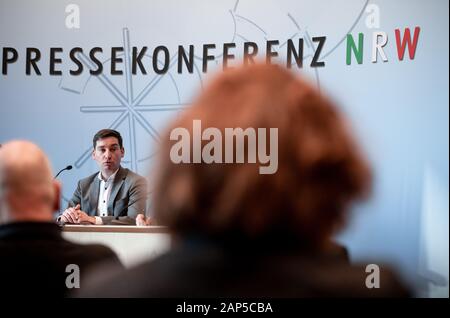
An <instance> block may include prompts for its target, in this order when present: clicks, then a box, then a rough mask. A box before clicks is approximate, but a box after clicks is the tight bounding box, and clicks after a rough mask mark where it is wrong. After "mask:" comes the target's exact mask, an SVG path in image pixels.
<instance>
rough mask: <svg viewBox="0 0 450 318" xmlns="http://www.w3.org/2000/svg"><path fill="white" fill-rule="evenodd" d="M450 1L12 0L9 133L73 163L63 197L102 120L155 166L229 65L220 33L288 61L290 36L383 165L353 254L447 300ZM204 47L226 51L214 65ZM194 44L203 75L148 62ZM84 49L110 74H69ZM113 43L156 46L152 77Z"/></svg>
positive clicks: (358, 215)
mask: <svg viewBox="0 0 450 318" xmlns="http://www.w3.org/2000/svg"><path fill="white" fill-rule="evenodd" d="M70 3H74V4H77V5H78V7H79V9H80V28H79V29H76V28H72V29H71V28H67V26H66V21H65V20H66V18H67V16H68V13H66V12H65V8H66V6H67V5H68V4H70ZM371 5H376V6H377V7H376V8H378V9H379V27H378V28H377V27H375V28H370V26H371V23H372V22H373V20H371V18H373V14H374V13H373V12H374V11H373V10H374V9H373V6H371ZM367 6H369V7H367ZM448 6H449V3H448V1H445V0H431V1H423V0H373V1H367V0H341V1H329V0H328V1H326V0H316V1H311V0H308V1H299V0H295V1H294V0H277V1H275V0H267V1H256V0H241V1H238V0H223V1H206V0H204V1H200V0H195V1H194V0H189V1H181V0H180V1H175V0H161V1H160V0H154V1H118V0H108V1H107V0H103V1H87V0H74V1H70V2H69V1H50V0H45V1H44V0H41V1H24V0H14V1H13V0H2V2H1V3H0V46H1V47H2V48H3V47H13V48H15V49H17V51H18V52H19V59H18V61H17V62H16V63H14V64H11V65H9V66H8V75H0V96H1V97H0V98H1V99H0V101H1V102H0V143H3V142H5V141H7V140H10V139H17V138H25V139H30V140H32V141H35V142H36V143H38V144H39V145H40V146H41V147H42V148H43V149H44V150H45V151H46V152H47V153H48V154H49V156H50V159H51V161H52V163H53V167H54V169H55V171H56V170H58V169H60V168H62V167H64V166H65V165H67V164H72V165H74V170H72V171H70V172H66V173H65V174H63V175H61V177H60V179H61V181H62V183H63V186H64V192H63V194H64V198H65V199H64V200H66V199H67V198H69V197H70V196H71V194H72V192H73V190H74V187H75V185H76V181H77V180H78V179H79V178H80V177H83V176H86V175H88V174H91V173H93V172H94V171H96V165H95V163H94V162H93V161H92V160H91V158H90V149H91V139H92V136H93V134H94V133H95V132H96V131H97V130H99V129H100V128H104V127H114V128H116V129H118V130H119V131H121V133H122V134H123V136H124V141H125V148H126V155H125V166H127V167H129V168H132V169H133V170H135V171H137V172H139V173H141V174H143V175H147V174H148V173H149V167H150V165H151V163H152V158H153V157H152V156H153V155H154V149H155V147H154V142H155V141H157V139H158V135H159V134H160V133H161V131H162V129H163V128H164V126H165V124H166V123H167V121H168V120H169V119H170V118H173V117H174V116H176V114H177V111H179V110H180V109H182V108H183V107H187V106H188V104H189V103H190V101H191V99H192V97H193V96H194V95H195V94H196V93H197V92H198V91H199V90H201V89H202V85H203V84H204V83H205V81H207V79H208V76H210V74H212V73H213V72H214V70H215V69H219V68H220V66H221V50H220V47H221V45H222V44H223V43H226V42H234V43H236V44H237V48H236V49H235V50H234V51H233V52H232V53H234V54H235V55H236V57H237V60H239V59H240V57H242V44H243V42H244V41H253V42H256V43H258V44H259V45H260V51H261V55H260V56H264V55H263V54H264V52H265V48H264V47H265V41H266V40H279V41H280V45H279V46H278V47H277V50H278V51H279V52H280V57H279V59H278V61H279V62H280V63H284V62H285V60H286V58H285V55H286V53H285V52H286V41H287V40H288V39H293V40H294V42H297V40H298V38H299V37H302V38H304V39H305V61H304V68H303V69H302V70H299V72H301V73H305V74H306V75H307V76H308V77H309V78H310V79H311V81H313V82H314V83H315V85H318V86H320V89H321V90H323V91H324V92H326V93H327V94H329V95H331V96H332V97H333V98H335V99H336V100H337V101H338V102H339V104H340V105H341V106H342V108H343V110H344V111H345V112H346V113H347V114H348V116H349V118H350V121H351V124H352V125H353V128H354V130H355V131H356V132H357V133H358V134H359V137H360V141H361V143H362V145H363V146H364V150H365V152H366V153H367V155H368V157H369V158H370V160H371V162H372V164H373V167H374V170H375V187H374V193H373V196H372V198H371V199H370V200H369V201H368V202H367V203H365V204H363V205H361V206H358V207H355V209H354V211H353V212H352V217H351V219H350V220H349V224H348V228H347V229H346V231H345V232H343V233H341V234H340V235H339V236H338V239H339V240H340V241H342V242H344V243H345V244H346V245H347V246H348V247H349V249H350V252H351V255H352V259H353V260H354V261H358V260H363V259H375V260H380V259H381V260H384V261H387V262H390V263H392V264H394V265H395V266H397V268H398V269H399V270H400V271H401V273H402V274H403V275H404V276H405V277H406V278H407V279H408V281H409V282H410V283H412V284H415V285H416V287H417V288H418V290H420V292H421V295H431V296H438V295H440V296H447V297H448V272H449V267H448V250H449V249H448V242H449V239H448V232H449V220H448V213H449V212H448V176H449V170H448V167H449V157H448V154H449V152H448V145H449V143H448V135H449V122H448V118H449V114H448V107H449V91H448V85H449V83H448V82H449V73H448V72H449V71H448V67H449V65H448V64H449V41H448V38H449V13H448V12H449V8H448ZM366 8H368V10H367V11H369V12H366ZM371 21H372V22H371ZM416 26H419V27H420V28H421V31H420V35H419V40H418V44H417V48H416V54H415V58H414V59H413V60H411V59H410V58H409V56H408V53H407V52H406V53H405V58H404V60H403V61H399V59H398V57H397V46H396V41H395V33H394V30H395V29H396V28H399V29H400V30H401V31H402V34H403V32H404V29H405V28H407V27H408V28H410V29H411V32H412V33H413V32H414V28H415V27H416ZM376 31H384V32H386V33H387V35H388V43H387V44H386V46H385V52H386V55H387V57H388V61H387V62H382V61H381V58H380V56H378V62H377V63H371V61H370V59H371V54H372V53H371V51H372V34H373V32H376ZM359 32H361V33H363V34H364V38H365V41H364V53H363V58H364V60H363V63H362V64H360V65H359V64H357V62H356V60H355V58H354V57H353V60H352V64H351V65H346V41H345V36H346V34H347V33H352V34H353V35H354V38H355V40H356V39H357V37H358V36H357V34H358V33H359ZM314 36H326V37H327V40H326V44H325V47H324V49H323V51H322V54H321V60H323V61H325V63H326V65H325V67H322V68H311V67H309V64H310V62H311V54H312V53H313V49H312V46H311V41H310V39H311V38H312V37H314ZM206 43H214V44H216V45H217V47H218V49H216V50H212V52H213V53H214V52H215V54H216V55H217V58H216V60H215V61H213V62H210V63H209V66H210V71H208V73H207V74H204V73H202V72H201V66H202V64H201V55H202V52H201V49H202V45H203V44H206ZM189 44H193V45H194V46H195V50H196V52H195V55H196V56H197V58H196V67H195V70H194V73H193V74H188V73H187V72H183V74H178V73H177V71H176V64H173V66H171V68H170V69H169V72H168V73H167V74H165V75H164V76H158V75H155V73H154V72H153V71H152V70H151V67H150V65H151V54H152V51H153V48H155V47H156V46H158V45H165V46H167V47H168V48H169V50H170V51H171V54H172V55H171V57H175V53H176V52H177V51H176V49H177V46H178V45H185V46H187V45H189ZM76 46H80V47H82V48H84V49H85V50H89V49H90V48H92V47H95V46H100V47H103V48H104V49H105V52H104V54H103V55H99V57H100V59H101V60H102V62H104V64H105V67H106V69H105V74H104V75H105V76H102V77H92V76H90V75H89V73H88V72H87V71H85V72H83V74H82V75H80V76H77V77H74V76H69V75H68V74H67V70H68V69H69V68H74V65H73V64H72V63H71V62H70V60H69V58H68V51H69V50H70V49H71V48H73V47H76ZM112 46H125V47H127V46H131V47H132V46H137V47H139V48H140V47H142V46H148V47H149V51H148V52H147V56H146V57H145V58H144V64H145V65H146V68H147V70H148V74H147V75H142V74H140V75H133V76H128V74H127V73H126V72H125V73H126V74H125V75H123V76H111V75H110V74H109V67H108V63H109V59H110V52H109V49H110V48H111V47H112ZM26 47H37V48H39V49H40V50H41V52H42V58H41V61H39V63H38V64H39V65H40V66H41V71H42V75H41V76H37V75H34V74H33V75H30V76H27V75H25V48H26ZM50 47H62V48H63V49H64V53H63V54H60V55H61V57H62V59H63V62H62V64H61V65H60V68H61V69H62V70H63V72H64V75H62V76H50V75H49V72H48V65H49V48H50ZM0 54H2V53H1V52H0ZM120 68H121V69H124V65H123V64H122V65H121V66H120ZM24 155H26V154H24ZM150 179H151V176H150ZM63 204H65V202H64V203H63ZM430 281H433V282H434V284H430V283H429V282H430ZM420 282H422V283H424V285H420V284H419V283H420Z"/></svg>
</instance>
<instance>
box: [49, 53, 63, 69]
mask: <svg viewBox="0 0 450 318" xmlns="http://www.w3.org/2000/svg"><path fill="white" fill-rule="evenodd" d="M62 51H63V49H62V47H51V48H50V75H62V72H61V71H58V70H55V64H56V63H61V59H57V58H56V56H55V55H56V53H57V52H62Z"/></svg>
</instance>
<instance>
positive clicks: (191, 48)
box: [178, 45, 194, 74]
mask: <svg viewBox="0 0 450 318" xmlns="http://www.w3.org/2000/svg"><path fill="white" fill-rule="evenodd" d="M182 60H183V61H184V62H185V63H186V67H187V69H188V72H189V73H190V74H192V73H193V72H194V46H193V45H189V59H188V57H187V56H186V52H185V51H184V47H182V46H181V45H179V46H178V74H181V73H182V71H183V64H182Z"/></svg>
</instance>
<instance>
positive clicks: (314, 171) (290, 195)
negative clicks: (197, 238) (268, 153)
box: [154, 65, 371, 245]
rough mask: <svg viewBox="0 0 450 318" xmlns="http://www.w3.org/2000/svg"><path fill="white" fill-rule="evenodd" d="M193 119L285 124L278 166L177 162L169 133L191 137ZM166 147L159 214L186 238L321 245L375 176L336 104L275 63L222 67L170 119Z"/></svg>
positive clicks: (231, 124)
mask: <svg viewBox="0 0 450 318" xmlns="http://www.w3.org/2000/svg"><path fill="white" fill-rule="evenodd" d="M194 120H200V121H201V125H202V127H203V129H205V128H207V127H215V128H218V129H219V130H221V131H222V132H223V131H224V130H225V128H237V127H240V128H242V129H246V128H249V127H250V128H254V129H255V130H258V128H266V131H267V132H269V129H270V128H278V169H277V171H276V172H275V173H274V174H260V170H259V167H260V164H259V163H256V164H255V163H248V162H247V163H211V164H207V163H204V162H202V163H192V161H191V163H179V164H177V163H173V162H172V161H171V160H170V156H169V154H170V150H171V147H172V146H173V145H174V144H175V143H176V141H174V140H170V138H169V136H170V131H172V129H175V128H177V127H183V128H185V129H187V130H188V131H189V132H190V136H191V137H192V135H193V128H192V126H193V121H194ZM268 139H269V138H268V136H267V138H266V140H267V141H266V142H267V143H268ZM191 143H192V139H191ZM201 143H202V145H205V144H207V143H208V140H206V141H205V140H203V141H202V142H201ZM222 146H223V144H222ZM191 149H192V147H191ZM161 150H162V151H161V154H160V155H161V156H160V158H159V160H160V162H159V165H158V167H157V178H156V180H155V192H154V195H155V197H154V203H155V205H154V208H155V215H156V218H157V220H158V221H159V222H160V223H161V224H164V225H168V226H169V227H170V228H171V229H172V230H173V231H174V232H175V233H177V234H178V235H180V236H182V237H183V236H189V235H201V236H205V237H210V238H214V239H224V240H226V239H227V238H232V237H234V236H235V237H239V238H244V239H248V240H251V241H257V240H259V239H266V238H269V237H271V235H277V237H278V238H283V237H286V238H296V239H298V240H299V241H301V242H303V243H305V244H311V245H315V244H317V243H320V242H322V241H323V240H325V239H328V238H329V236H330V235H331V234H332V232H333V230H334V229H335V228H336V226H337V225H339V224H340V223H341V221H342V220H343V219H344V217H345V214H346V212H347V211H348V208H349V204H350V203H352V202H353V201H355V200H356V199H359V198H362V197H363V196H364V195H365V194H367V193H368V190H369V188H370V183H371V176H370V169H369V167H368V165H367V163H366V161H365V159H364V158H363V157H362V155H361V154H360V152H359V149H358V147H357V145H356V143H355V141H354V139H353V137H352V135H351V134H350V132H349V127H348V126H347V122H346V121H345V119H344V118H343V117H342V115H341V113H340V112H339V111H338V109H337V108H336V107H335V105H334V104H333V103H332V102H331V101H330V100H328V99H327V98H325V97H324V96H322V95H321V93H320V92H319V91H318V90H317V89H315V88H314V87H313V86H311V85H310V84H309V83H307V82H305V81H304V80H302V79H299V78H298V77H296V76H294V74H292V73H291V72H289V71H288V70H286V69H283V68H282V67H279V66H274V65H253V66H247V67H240V68H235V69H232V70H228V71H226V72H223V73H222V74H220V75H219V76H218V77H217V78H216V79H215V80H213V81H212V82H211V84H210V85H207V87H206V89H205V90H204V92H202V94H201V95H200V96H199V98H198V99H197V100H196V102H194V104H193V105H192V107H190V108H188V109H187V110H185V111H184V112H183V113H181V114H180V116H179V117H178V118H177V119H176V120H175V121H174V122H173V123H172V124H171V125H170V129H169V130H168V132H167V134H166V135H164V137H163V141H162V148H161ZM190 155H191V156H192V152H191V154H190ZM248 155H249V153H248V149H247V148H246V150H245V158H248Z"/></svg>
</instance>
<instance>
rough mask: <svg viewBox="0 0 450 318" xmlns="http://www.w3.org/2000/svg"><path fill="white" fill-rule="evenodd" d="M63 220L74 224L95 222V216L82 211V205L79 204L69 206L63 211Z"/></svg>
mask: <svg viewBox="0 0 450 318" xmlns="http://www.w3.org/2000/svg"><path fill="white" fill-rule="evenodd" d="M61 221H63V222H64V223H72V224H82V223H89V224H95V217H93V216H89V215H87V213H86V212H84V211H81V210H80V205H79V204H77V205H76V206H75V207H73V208H68V209H66V210H65V211H64V212H63V214H62V215H61Z"/></svg>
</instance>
